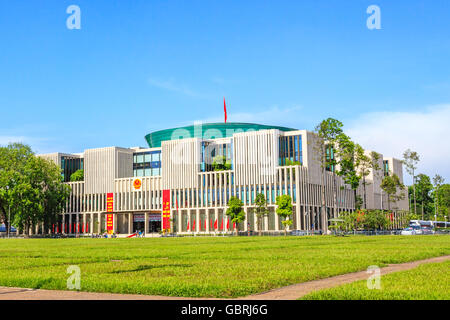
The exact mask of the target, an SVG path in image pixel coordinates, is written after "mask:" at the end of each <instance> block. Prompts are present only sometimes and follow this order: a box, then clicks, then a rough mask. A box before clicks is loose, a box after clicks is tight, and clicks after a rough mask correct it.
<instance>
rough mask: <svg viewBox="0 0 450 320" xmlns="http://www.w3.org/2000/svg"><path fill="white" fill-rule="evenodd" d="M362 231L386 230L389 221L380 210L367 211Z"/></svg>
mask: <svg viewBox="0 0 450 320" xmlns="http://www.w3.org/2000/svg"><path fill="white" fill-rule="evenodd" d="M363 224H364V229H367V230H381V229H386V228H387V227H388V226H389V224H390V220H389V218H388V217H387V216H386V214H385V213H384V212H383V211H382V210H368V211H367V212H366V213H365V215H364V223H363Z"/></svg>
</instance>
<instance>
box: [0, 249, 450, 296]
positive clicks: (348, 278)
mask: <svg viewBox="0 0 450 320" xmlns="http://www.w3.org/2000/svg"><path fill="white" fill-rule="evenodd" d="M449 259H450V255H447V256H441V257H436V258H431V259H425V260H419V261H413V262H406V263H401V264H393V265H389V266H387V267H385V268H381V275H384V274H388V273H392V272H397V271H404V270H409V269H413V268H416V267H418V266H419V265H421V264H424V263H432V262H443V261H446V260H449ZM368 277H369V274H368V273H367V272H366V271H360V272H354V273H347V274H343V275H340V276H335V277H331V278H325V279H321V280H314V281H308V282H303V283H298V284H294V285H290V286H287V287H282V288H278V289H273V290H270V291H268V292H263V293H259V294H255V295H251V296H247V297H242V298H239V299H245V300H295V299H298V298H300V297H302V296H304V295H306V294H308V293H310V292H312V291H316V290H320V289H326V288H331V287H335V286H339V285H342V284H345V283H350V282H354V281H358V280H365V279H367V278H368ZM198 299H201V298H185V297H166V296H148V295H139V294H115V293H95V292H76V291H63V290H42V289H24V288H9V287H0V300H198ZM209 300H215V299H209Z"/></svg>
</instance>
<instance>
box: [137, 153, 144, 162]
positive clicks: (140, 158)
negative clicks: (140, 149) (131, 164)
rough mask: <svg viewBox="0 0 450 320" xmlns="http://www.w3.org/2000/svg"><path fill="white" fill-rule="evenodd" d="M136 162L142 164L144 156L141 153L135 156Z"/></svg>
mask: <svg viewBox="0 0 450 320" xmlns="http://www.w3.org/2000/svg"><path fill="white" fill-rule="evenodd" d="M136 162H137V163H143V162H144V155H143V154H142V153H141V154H138V155H137V157H136Z"/></svg>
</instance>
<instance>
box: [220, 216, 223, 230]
mask: <svg viewBox="0 0 450 320" xmlns="http://www.w3.org/2000/svg"><path fill="white" fill-rule="evenodd" d="M220 230H223V218H222V223H221V224H220Z"/></svg>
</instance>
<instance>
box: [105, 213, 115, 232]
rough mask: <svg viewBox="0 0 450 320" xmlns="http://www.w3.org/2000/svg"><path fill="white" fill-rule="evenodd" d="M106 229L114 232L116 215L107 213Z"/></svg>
mask: <svg viewBox="0 0 450 320" xmlns="http://www.w3.org/2000/svg"><path fill="white" fill-rule="evenodd" d="M106 231H108V233H109V234H112V233H113V231H114V215H113V214H111V213H109V214H107V215H106Z"/></svg>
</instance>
